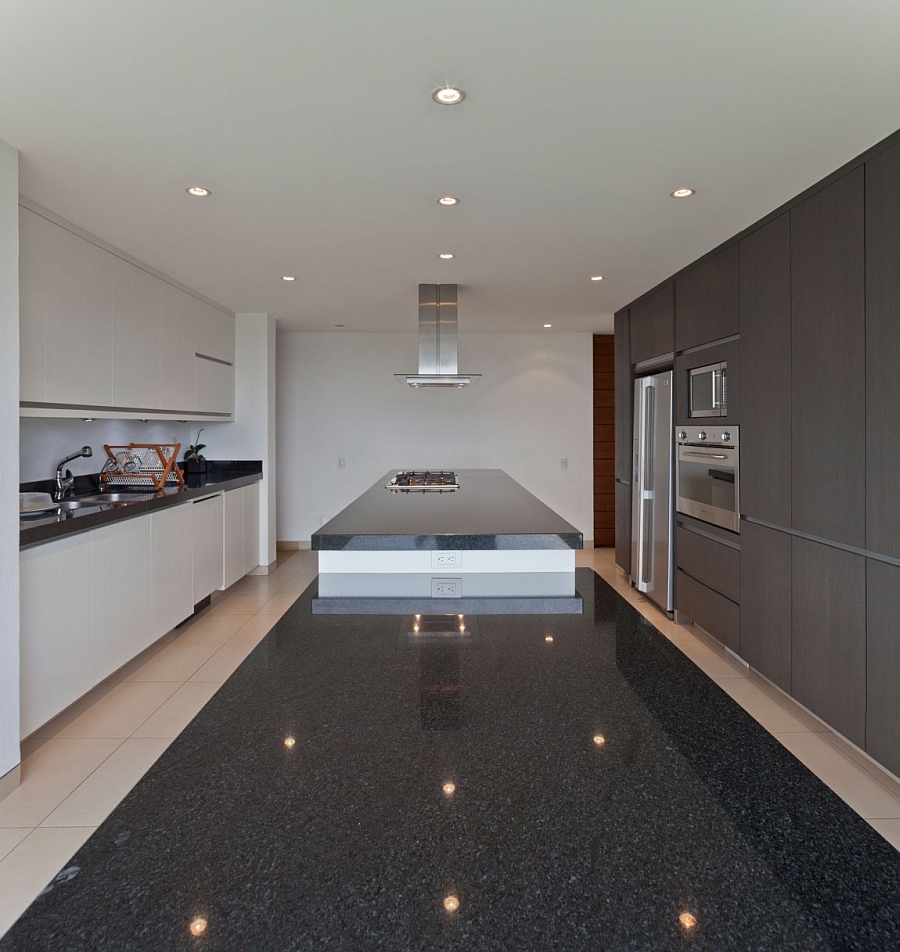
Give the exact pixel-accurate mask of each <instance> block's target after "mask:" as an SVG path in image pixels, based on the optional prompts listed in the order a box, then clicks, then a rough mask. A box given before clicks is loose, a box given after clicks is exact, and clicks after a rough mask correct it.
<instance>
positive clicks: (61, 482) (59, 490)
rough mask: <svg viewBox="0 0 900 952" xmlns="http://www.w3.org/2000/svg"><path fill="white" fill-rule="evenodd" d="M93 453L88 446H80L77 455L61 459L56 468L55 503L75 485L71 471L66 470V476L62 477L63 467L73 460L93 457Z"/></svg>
mask: <svg viewBox="0 0 900 952" xmlns="http://www.w3.org/2000/svg"><path fill="white" fill-rule="evenodd" d="M93 455H94V451H93V450H92V449H91V448H90V447H89V446H82V447H81V449H80V450H79V451H78V452H77V453H73V454H72V455H71V456H67V457H66V458H65V459H61V460H60V461H59V464H58V465H57V467H56V501H57V502H59V500H60V499H62V498H63V497H64V496H65V495H66V493H67V492H69V490H70V489H72V487H73V486H74V485H75V477H74V476H73V475H72V471H71V470H69V469H67V470H66V475H65V476H63V466H65V465H66V463H70V462H71V461H72V460H73V459H80V458H81V457H82V456H83V457H85V458H87V457H88V456H93Z"/></svg>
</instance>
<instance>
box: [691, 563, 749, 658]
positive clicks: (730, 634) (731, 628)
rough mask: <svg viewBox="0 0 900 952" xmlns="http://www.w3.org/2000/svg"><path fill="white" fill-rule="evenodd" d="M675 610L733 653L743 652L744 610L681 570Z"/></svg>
mask: <svg viewBox="0 0 900 952" xmlns="http://www.w3.org/2000/svg"><path fill="white" fill-rule="evenodd" d="M675 608H676V609H677V610H678V611H679V612H683V613H684V614H685V615H687V617H688V618H690V619H691V621H693V622H696V623H697V624H698V625H699V626H700V627H701V628H704V629H705V630H706V631H708V632H709V633H710V634H711V635H712V636H713V637H714V638H718V639H719V641H721V642H722V644H723V645H726V646H727V647H729V648H731V650H732V651H739V647H740V630H741V610H740V607H739V606H738V605H736V604H735V603H734V602H732V601H730V600H729V599H727V598H725V596H724V595H720V594H719V593H718V592H715V591H713V590H712V589H711V588H707V587H706V586H705V585H702V584H701V583H700V582H698V581H697V580H696V579H693V578H691V577H690V575H685V574H684V572H682V571H681V569H679V570H678V572H677V574H676V576H675Z"/></svg>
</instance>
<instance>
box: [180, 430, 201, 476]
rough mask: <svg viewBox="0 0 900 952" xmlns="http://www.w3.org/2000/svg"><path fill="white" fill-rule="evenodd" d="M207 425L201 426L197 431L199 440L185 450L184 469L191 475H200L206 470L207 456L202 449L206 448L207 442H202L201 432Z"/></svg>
mask: <svg viewBox="0 0 900 952" xmlns="http://www.w3.org/2000/svg"><path fill="white" fill-rule="evenodd" d="M205 429H206V427H202V426H201V427H200V429H199V430H198V431H197V442H196V443H192V444H191V445H190V446H189V447H188V448H187V449H186V450H185V451H184V466H183V467H182V468H183V469H184V471H185V472H186V473H188V474H190V475H194V476H200V475H202V474H203V473H205V472H206V457H205V456H204V455H203V453H202V452H201V450H205V449H206V444H205V443H201V442H200V434H201V433H202V432H203V431H204V430H205Z"/></svg>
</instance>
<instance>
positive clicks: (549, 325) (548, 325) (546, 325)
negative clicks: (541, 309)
mask: <svg viewBox="0 0 900 952" xmlns="http://www.w3.org/2000/svg"><path fill="white" fill-rule="evenodd" d="M544 327H553V325H552V324H545V325H544Z"/></svg>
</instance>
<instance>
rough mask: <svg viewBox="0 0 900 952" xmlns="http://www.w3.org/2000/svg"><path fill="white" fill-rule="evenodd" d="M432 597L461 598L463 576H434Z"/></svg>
mask: <svg viewBox="0 0 900 952" xmlns="http://www.w3.org/2000/svg"><path fill="white" fill-rule="evenodd" d="M431 597H432V598H461V597H462V579H461V578H433V579H432V580H431Z"/></svg>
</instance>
